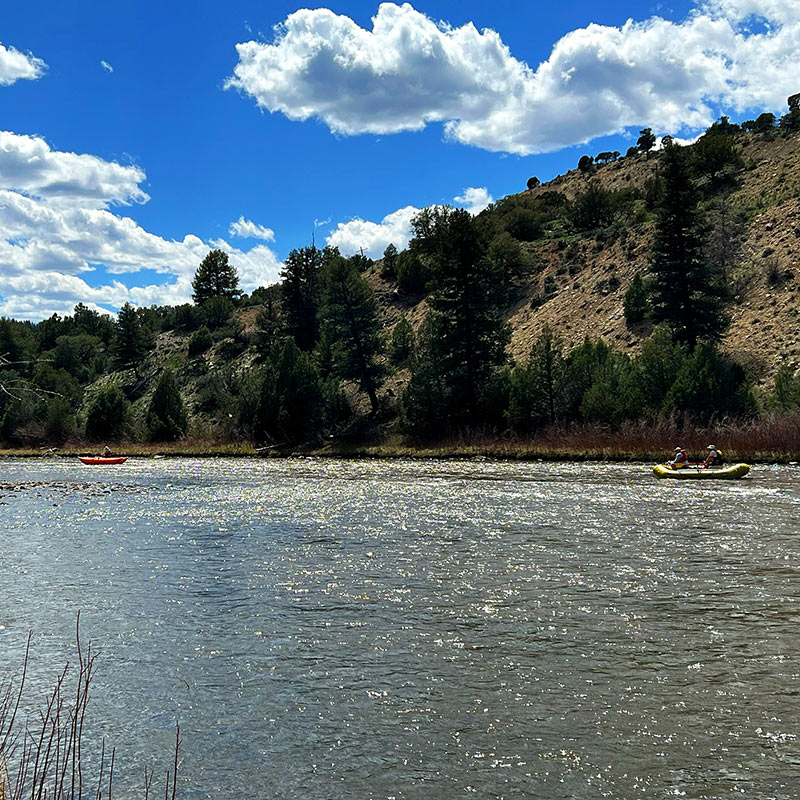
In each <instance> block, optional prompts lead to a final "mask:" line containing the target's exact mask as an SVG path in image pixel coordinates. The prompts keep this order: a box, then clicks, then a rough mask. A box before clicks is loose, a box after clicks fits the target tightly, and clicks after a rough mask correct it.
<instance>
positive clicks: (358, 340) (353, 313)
mask: <svg viewBox="0 0 800 800" xmlns="http://www.w3.org/2000/svg"><path fill="white" fill-rule="evenodd" d="M320 320H321V324H322V331H323V336H324V337H325V339H326V341H327V342H329V343H330V348H331V360H332V363H333V368H334V371H335V372H336V374H337V375H338V376H339V377H340V378H344V379H346V380H355V381H358V384H359V386H360V387H361V389H362V390H363V391H364V392H366V394H367V396H368V397H369V402H370V405H371V407H372V412H373V413H375V412H376V411H377V410H378V396H377V390H378V387H379V386H380V384H381V382H382V380H383V373H384V369H383V364H381V363H380V362H379V361H378V357H379V356H380V355H381V353H382V352H383V342H382V340H381V336H380V330H381V321H380V316H379V313H378V304H377V303H376V302H375V296H374V295H373V293H372V289H370V287H369V284H367V282H366V281H365V280H364V278H363V276H362V275H361V274H359V272H358V270H357V269H356V267H355V265H354V264H353V262H352V261H348V260H346V259H344V258H341V257H339V258H335V259H333V260H332V261H331V263H330V264H329V265H328V267H327V269H326V272H325V290H324V293H323V299H322V308H321V310H320Z"/></svg>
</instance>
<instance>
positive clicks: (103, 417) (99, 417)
mask: <svg viewBox="0 0 800 800" xmlns="http://www.w3.org/2000/svg"><path fill="white" fill-rule="evenodd" d="M126 416H127V403H126V402H125V396H124V395H123V394H122V392H121V391H120V389H119V387H117V386H109V387H107V388H105V389H101V390H100V391H99V392H98V393H97V395H96V396H95V398H94V399H93V400H92V402H91V405H90V406H89V413H88V414H87V415H86V437H87V438H88V439H91V440H92V441H95V442H97V441H103V440H105V441H117V440H119V438H120V437H121V436H122V432H123V430H124V427H125V418H126Z"/></svg>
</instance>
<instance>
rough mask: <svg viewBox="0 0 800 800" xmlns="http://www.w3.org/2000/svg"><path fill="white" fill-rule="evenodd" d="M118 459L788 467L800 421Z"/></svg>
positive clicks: (192, 449)
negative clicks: (716, 459)
mask: <svg viewBox="0 0 800 800" xmlns="http://www.w3.org/2000/svg"><path fill="white" fill-rule="evenodd" d="M109 444H110V446H111V449H112V451H113V452H114V453H119V454H122V455H126V456H133V457H135V456H140V457H150V458H154V457H164V458H167V457H169V458H172V457H174V458H180V457H186V458H214V457H229V458H230V457H256V456H258V457H267V458H281V457H297V456H313V457H321V458H346V459H356V458H364V459H372V458H387V459H474V458H486V459H496V460H501V461H536V460H544V461H614V462H623V463H624V462H662V461H665V460H666V459H667V458H669V457H671V455H672V452H673V450H674V448H675V446H676V445H678V444H680V445H681V446H683V447H685V448H686V450H687V451H688V453H689V455H690V458H692V459H702V458H704V457H705V449H706V447H707V445H709V444H715V445H716V446H717V447H718V448H719V449H721V450H722V451H723V453H724V455H725V460H726V461H727V462H728V463H732V462H737V461H744V462H746V463H749V464H789V463H792V462H795V461H800V419H795V418H794V417H792V418H783V419H781V420H772V421H759V422H754V423H751V424H749V425H746V426H741V427H736V428H734V427H728V426H717V427H711V428H696V429H690V430H686V429H680V428H678V427H677V426H676V425H673V424H671V423H659V424H653V425H646V424H643V423H637V424H631V425H627V426H622V427H620V428H619V429H616V430H608V429H603V428H600V427H597V426H591V427H589V426H584V427H578V426H573V427H571V428H569V429H551V430H548V431H544V432H542V433H541V434H539V435H537V436H535V437H531V438H529V439H521V438H505V437H498V436H487V435H483V434H469V435H466V434H465V435H459V436H451V437H448V438H443V439H440V440H438V441H436V442H415V441H412V440H409V439H407V438H404V437H402V436H400V435H392V436H387V437H384V438H381V439H378V438H374V439H372V440H369V441H341V440H337V441H334V440H332V441H328V442H326V443H324V444H321V445H316V444H315V445H306V446H294V447H288V446H287V447H275V446H273V447H258V446H257V445H255V444H254V443H252V442H244V441H238V442H220V441H216V440H212V439H201V438H189V439H183V440H181V441H177V442H125V441H123V442H111V443H109ZM101 449H102V448H99V447H98V445H97V444H90V445H87V444H85V443H68V444H65V445H64V446H62V447H60V448H11V449H3V450H0V457H14V458H20V457H46V458H58V457H75V456H78V455H88V454H94V453H97V452H99V451H100V450H101Z"/></svg>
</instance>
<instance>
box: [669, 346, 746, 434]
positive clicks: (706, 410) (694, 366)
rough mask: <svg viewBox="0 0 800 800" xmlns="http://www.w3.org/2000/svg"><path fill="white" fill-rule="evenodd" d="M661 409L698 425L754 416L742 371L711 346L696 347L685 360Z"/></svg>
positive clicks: (737, 365)
mask: <svg viewBox="0 0 800 800" xmlns="http://www.w3.org/2000/svg"><path fill="white" fill-rule="evenodd" d="M664 405H665V410H666V411H668V412H683V413H686V414H688V415H689V417H690V418H691V419H692V420H693V421H694V422H697V423H701V424H708V423H709V422H711V421H712V420H720V419H724V418H725V417H744V416H748V415H751V414H753V413H754V412H755V401H754V399H753V395H752V392H751V390H750V387H749V385H748V383H747V379H746V377H745V374H744V370H743V369H742V367H741V366H740V365H739V364H737V363H736V362H734V361H732V360H731V359H730V358H729V357H727V356H724V355H722V354H721V353H720V352H719V351H718V350H717V349H716V348H715V347H714V346H713V345H711V344H701V345H699V346H698V347H697V348H695V350H694V352H693V353H692V354H691V355H690V356H689V357H688V358H686V359H685V360H684V362H683V364H682V365H681V368H680V371H679V372H678V375H677V377H676V378H675V383H673V384H672V388H671V389H670V390H669V392H668V393H667V397H666V400H665V404H664Z"/></svg>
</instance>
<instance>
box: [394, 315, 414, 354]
mask: <svg viewBox="0 0 800 800" xmlns="http://www.w3.org/2000/svg"><path fill="white" fill-rule="evenodd" d="M414 338H415V337H414V329H413V328H412V327H411V324H410V323H409V321H408V320H407V319H406V318H405V317H400V319H399V321H398V322H397V323H396V324H395V326H394V327H393V328H392V335H391V337H390V339H389V357H390V358H391V359H392V361H393V362H394V363H395V364H403V363H405V362H406V361H408V359H409V358H410V357H411V354H412V353H413V352H414Z"/></svg>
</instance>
